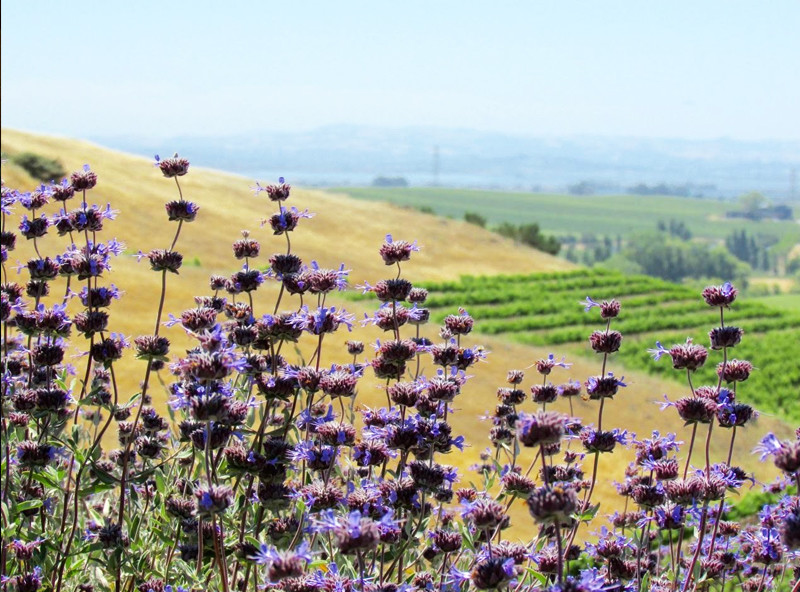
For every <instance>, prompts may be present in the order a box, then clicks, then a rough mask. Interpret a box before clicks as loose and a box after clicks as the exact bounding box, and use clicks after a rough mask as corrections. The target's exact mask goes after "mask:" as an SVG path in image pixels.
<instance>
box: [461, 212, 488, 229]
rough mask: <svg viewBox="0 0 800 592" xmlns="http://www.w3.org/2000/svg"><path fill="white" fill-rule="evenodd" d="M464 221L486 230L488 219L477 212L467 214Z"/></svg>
mask: <svg viewBox="0 0 800 592" xmlns="http://www.w3.org/2000/svg"><path fill="white" fill-rule="evenodd" d="M464 220H466V221H467V222H469V223H470V224H474V225H475V226H480V227H481V228H486V218H485V217H484V216H481V215H480V214H478V213H476V212H465V213H464Z"/></svg>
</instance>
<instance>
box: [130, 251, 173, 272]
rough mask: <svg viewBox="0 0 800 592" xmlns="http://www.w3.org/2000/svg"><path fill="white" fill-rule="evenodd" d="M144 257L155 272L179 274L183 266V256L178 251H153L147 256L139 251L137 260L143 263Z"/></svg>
mask: <svg viewBox="0 0 800 592" xmlns="http://www.w3.org/2000/svg"><path fill="white" fill-rule="evenodd" d="M143 257H147V260H148V261H150V268H151V269H152V270H153V271H170V272H172V273H178V270H179V269H180V268H181V265H182V264H183V255H181V254H180V253H178V252H177V251H169V250H167V249H153V250H152V251H150V252H149V253H147V254H145V253H143V252H142V251H139V254H138V255H137V257H136V259H137V261H141V260H142V258H143Z"/></svg>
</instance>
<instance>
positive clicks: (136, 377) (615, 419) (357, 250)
mask: <svg viewBox="0 0 800 592" xmlns="http://www.w3.org/2000/svg"><path fill="white" fill-rule="evenodd" d="M176 148H177V149H178V150H180V146H177V147H173V146H167V147H165V150H164V152H165V153H168V152H172V151H174V150H175V149H176ZM2 151H3V152H4V153H10V154H14V153H17V152H22V151H30V152H35V153H37V154H41V155H43V156H47V157H51V158H58V159H60V160H61V162H62V163H63V164H64V165H65V167H66V168H67V170H76V169H78V168H79V167H80V166H82V165H83V164H84V163H87V162H88V163H90V164H91V166H92V169H93V170H95V171H96V172H97V174H98V177H99V182H98V185H97V187H96V188H95V189H94V190H93V191H92V193H93V195H91V196H90V200H91V201H93V202H95V203H98V204H103V205H104V204H105V203H106V202H110V203H111V204H112V206H113V207H114V208H115V209H117V210H119V211H120V215H119V217H118V219H117V220H116V221H113V222H109V223H107V225H106V230H104V231H103V235H104V237H106V238H110V237H112V236H116V237H117V238H119V239H120V240H122V241H124V242H125V243H126V244H127V253H128V255H127V256H123V257H121V258H119V260H117V262H116V265H115V269H114V272H113V273H112V274H111V276H110V278H109V281H113V282H114V283H116V284H117V285H118V286H119V287H120V288H121V289H123V290H124V291H125V292H126V293H125V296H124V297H123V299H122V300H120V301H119V302H118V303H114V305H113V306H112V308H111V313H112V314H111V323H110V327H111V329H112V330H114V331H119V332H122V333H124V334H125V335H128V336H136V335H140V334H148V333H151V332H152V324H153V322H154V316H155V305H156V299H157V298H158V294H159V280H160V275H159V274H157V273H154V272H152V271H150V270H149V268H148V267H147V265H146V264H145V262H143V263H142V264H137V263H136V259H135V258H134V257H133V254H134V253H136V252H137V251H138V250H140V249H141V250H143V251H148V250H149V249H152V248H164V247H167V246H168V244H169V241H170V240H171V238H172V234H171V233H172V232H174V226H172V225H171V224H170V223H169V222H168V221H167V219H166V215H165V213H164V207H163V204H164V202H166V201H168V200H171V199H175V198H176V196H177V193H176V188H175V184H174V182H172V180H168V179H164V178H163V177H162V176H161V174H160V173H159V172H158V170H157V169H156V168H155V167H153V166H152V164H151V162H149V161H148V160H146V159H142V158H137V157H133V156H130V155H126V154H122V153H118V152H113V151H110V150H107V149H104V148H101V147H98V146H95V145H92V144H88V143H85V142H80V141H75V140H69V139H63V138H51V137H43V136H34V135H31V134H26V133H22V132H17V131H13V130H3V132H2ZM187 156H188V157H189V158H191V155H190V154H189V155H187ZM2 176H3V178H4V180H5V182H6V184H7V185H9V186H11V187H16V188H20V189H30V188H32V187H34V186H35V183H34V182H33V180H32V179H30V178H29V177H28V176H27V175H26V174H25V173H24V171H21V170H20V169H19V168H17V167H15V166H14V165H12V164H6V165H4V167H3V170H2ZM288 181H289V182H291V179H289V180H288ZM252 185H253V180H249V179H245V178H242V177H237V176H233V175H228V174H224V173H220V172H216V171H209V170H200V169H191V170H190V172H189V174H188V175H187V176H186V177H183V178H182V180H181V186H182V187H183V192H184V195H185V196H186V198H187V199H190V200H193V201H195V202H197V203H198V204H199V206H200V208H201V209H200V213H199V215H198V220H197V221H196V222H195V223H193V224H190V225H188V226H186V227H185V228H184V230H183V232H182V233H181V237H180V241H179V243H178V247H177V248H178V250H179V251H181V252H182V253H183V254H184V255H185V261H186V264H185V265H184V267H183V268H182V269H181V272H180V276H178V277H175V276H171V277H170V278H168V279H169V283H168V290H167V300H166V307H165V310H166V312H172V313H175V314H177V313H179V312H180V311H181V310H183V309H185V308H189V307H191V306H193V301H192V297H193V296H194V295H196V294H207V293H208V288H207V280H208V276H209V275H211V274H224V275H230V274H231V273H232V272H234V271H237V270H238V269H239V268H240V265H239V264H238V263H237V262H236V260H235V259H234V257H233V254H232V252H231V247H230V245H231V243H232V242H233V241H234V240H236V239H237V238H239V231H240V230H241V229H243V228H247V229H250V230H251V231H253V237H254V238H256V239H258V240H260V241H261V242H262V253H263V255H262V261H263V262H264V263H265V264H266V258H267V257H268V256H269V254H270V253H273V252H278V251H283V250H284V249H285V241H284V239H283V237H276V236H272V235H271V233H270V232H269V231H267V230H265V229H261V228H259V220H260V219H261V218H263V217H265V216H267V215H269V214H271V213H272V212H273V210H274V208H272V204H270V203H269V202H268V201H267V200H266V199H264V198H261V199H259V198H255V197H253V194H252V192H251V191H250V187H251V186H252ZM289 205H295V206H297V207H299V208H300V209H304V208H308V209H310V210H311V211H312V212H316V213H317V215H316V217H315V218H313V219H311V220H303V221H302V222H301V225H302V226H301V228H299V230H298V231H297V232H296V233H295V234H296V236H295V237H293V239H292V240H293V249H294V251H295V252H296V253H297V254H299V255H300V256H302V257H303V259H304V260H305V261H306V262H310V261H311V260H312V259H316V260H318V261H319V263H320V265H322V266H323V267H334V266H338V265H339V264H340V263H341V262H344V263H345V264H346V266H347V267H348V268H352V269H353V272H352V274H351V279H352V282H353V284H356V283H361V282H363V281H365V280H368V281H370V282H371V283H375V282H376V281H377V280H380V279H384V278H385V277H387V276H388V275H392V276H393V275H394V271H393V270H389V269H387V268H386V267H385V266H384V265H383V262H382V261H381V259H380V257H379V256H378V252H377V251H378V247H379V245H380V244H381V242H382V240H383V237H384V235H385V234H386V233H393V234H394V235H395V236H396V237H400V238H404V239H409V240H413V239H417V240H419V242H420V244H421V245H422V247H423V249H422V251H421V252H420V253H417V254H415V256H414V258H413V259H412V261H411V262H410V263H409V264H407V265H406V266H405V270H406V272H405V273H404V275H405V276H406V277H407V278H408V279H410V280H412V281H414V282H421V281H426V282H446V281H452V282H456V281H457V280H458V278H459V277H460V276H462V275H464V274H481V275H492V274H515V273H525V274H529V273H531V272H554V271H562V270H570V269H576V268H575V267H574V266H572V265H570V264H568V263H567V262H565V261H563V260H561V259H556V258H554V257H550V256H548V255H545V254H543V253H541V252H538V251H534V250H532V249H528V248H524V247H520V246H519V245H514V244H513V243H511V242H510V241H507V240H504V239H502V238H501V237H499V236H497V235H495V234H492V233H490V232H488V231H484V230H482V229H479V228H476V227H475V226H472V225H468V224H465V223H463V222H459V221H452V220H447V219H443V218H439V217H435V216H430V215H425V214H421V213H419V212H416V211H413V210H409V209H403V208H399V207H396V206H392V205H387V204H382V203H377V202H371V201H365V200H356V199H352V198H348V197H346V196H342V195H331V194H327V193H324V192H321V191H308V190H303V189H298V190H296V191H293V193H292V198H291V201H290V204H289ZM51 211H52V210H51ZM562 215H563V216H564V217H565V218H566V219H569V218H570V216H571V215H572V214H571V213H570V214H569V215H565V214H564V212H563V208H562ZM19 242H20V243H24V241H19ZM65 244H66V241H65V239H63V238H59V237H57V236H55V235H54V234H50V235H48V236H47V237H45V238H44V239H43V240H42V241H41V248H42V251H43V254H45V253H47V254H50V255H52V254H55V253H57V252H59V251H60V250H61V249H63V248H64V246H65ZM30 256H32V248H31V245H30V244H19V245H18V248H17V250H15V251H13V252H11V254H10V261H9V264H10V265H14V264H16V261H17V260H21V261H25V260H26V259H27V258H28V257H30ZM6 269H10V267H6ZM12 274H13V272H12ZM12 279H13V278H12ZM20 281H21V280H20ZM54 291H57V290H54ZM276 293H277V290H275V289H274V286H270V285H266V284H265V285H264V286H263V287H262V289H260V290H259V291H258V292H257V293H256V300H255V312H256V314H257V315H260V314H263V313H265V312H272V304H271V303H273V302H274V298H275V295H276ZM438 297H439V296H438V295H437V298H438ZM336 301H337V298H336V295H332V297H331V299H329V302H336ZM340 301H341V300H340ZM285 304H286V308H292V307H296V306H297V304H298V302H297V300H296V299H295V300H288V301H285ZM458 304H459V303H458V302H455V301H454V302H452V303H447V304H445V303H443V302H440V307H441V308H440V310H441V314H444V312H445V311H449V312H454V311H455V310H456V308H457V306H458ZM345 305H346V307H347V308H348V309H351V310H353V311H354V312H356V313H358V315H359V316H363V313H364V312H365V311H367V310H370V309H371V308H374V306H373V303H372V302H368V301H363V300H360V301H351V302H346V303H345ZM476 312H477V313H478V317H479V318H480V317H481V309H480V308H479V309H478V310H476ZM705 324H707V323H701V324H700V326H701V327H704V326H705ZM479 325H480V323H479ZM587 330H588V328H587ZM164 334H166V335H167V336H168V337H169V338H170V339H171V340H172V341H173V344H174V345H173V350H172V351H173V354H178V353H179V352H180V351H181V347H186V346H188V343H187V342H186V340H185V339H184V338H183V336H182V333H181V331H180V330H179V329H178V328H177V327H175V328H172V329H165V330H164ZM425 335H426V336H428V337H430V338H431V339H436V338H437V327H436V326H435V325H433V324H431V325H429V326H428V327H427V329H426V332H425ZM353 337H355V338H358V339H362V340H363V341H365V342H370V341H374V339H375V338H376V337H380V336H379V335H378V334H377V333H375V332H370V331H366V330H361V331H359V332H358V334H355V335H348V334H347V333H346V332H343V333H340V334H338V335H337V336H336V339H335V340H331V342H330V343H328V344H327V345H326V350H325V353H324V356H323V358H324V359H323V361H324V363H331V362H333V361H340V362H344V361H347V356H346V354H345V351H344V347H343V344H344V341H345V340H346V339H348V338H353ZM476 342H477V343H483V344H484V345H485V346H486V348H487V349H488V350H490V351H491V352H492V353H491V355H490V356H489V359H488V361H487V362H486V363H485V364H482V365H481V366H479V367H478V368H475V371H474V372H473V374H475V375H476V376H475V378H474V380H472V381H471V382H470V383H468V386H467V388H466V390H465V392H464V393H463V395H462V396H461V397H460V398H459V399H458V400H457V402H456V407H459V408H460V409H459V413H457V414H455V415H454V416H453V417H452V419H453V424H454V428H455V431H456V432H458V433H462V434H466V435H467V440H468V442H469V443H470V445H471V447H470V448H468V449H467V451H466V453H465V454H464V455H459V456H457V457H455V460H454V461H453V462H454V463H455V464H458V465H461V466H468V465H469V464H471V463H473V462H476V460H477V459H478V455H479V453H480V451H481V450H482V449H483V448H484V447H485V446H486V445H488V439H487V437H486V436H487V434H488V427H489V426H487V425H485V424H483V423H481V422H480V420H479V416H480V415H482V414H483V413H484V412H485V411H487V410H490V409H492V408H493V407H494V405H495V404H496V398H495V392H496V389H497V387H498V386H503V385H504V382H505V377H506V372H507V370H508V369H511V368H525V367H528V366H530V364H532V363H533V362H534V361H535V360H536V359H539V358H543V357H546V356H547V354H548V353H549V352H550V351H551V349H552V348H551V347H549V346H547V345H546V344H544V343H542V344H537V345H530V344H523V343H518V342H515V341H514V340H512V339H509V338H508V337H507V336H504V335H488V334H484V335H480V336H477V337H475V338H474V339H473V340H472V343H476ZM328 345H329V346H330V349H327V346H328ZM560 352H561V346H558V348H557V349H556V353H560ZM306 355H308V350H306ZM575 362H576V363H575V365H574V366H573V367H572V368H571V369H570V371H568V372H567V371H562V372H563V376H554V380H566V379H567V378H575V379H581V380H582V379H585V378H586V377H588V376H590V375H593V374H597V372H598V368H597V362H596V360H592V359H589V358H583V357H580V358H578V359H576V360H575ZM74 363H75V364H76V365H80V364H81V361H80V360H76V361H75V362H74ZM118 368H119V369H118V372H119V375H120V376H119V378H120V388H121V391H122V398H123V400H126V399H127V398H129V397H130V396H132V395H133V394H135V393H136V391H137V389H138V384H139V381H140V380H141V378H142V376H143V369H144V365H143V363H141V362H137V361H135V360H134V359H133V356H132V355H131V354H130V353H129V354H128V355H127V356H126V357H125V358H123V360H122V361H121V363H120V364H119V367H118ZM428 372H429V373H430V369H429V370H428ZM625 374H626V377H627V379H628V382H629V384H630V386H629V388H628V389H626V393H625V396H624V398H623V397H620V400H619V401H615V402H614V404H612V405H610V406H609V415H608V416H607V417H609V421H610V422H611V423H613V424H614V425H620V426H632V425H635V426H636V431H637V432H638V433H640V434H648V433H649V431H650V430H652V429H661V430H662V431H666V430H680V424H679V422H677V421H675V418H674V417H673V416H672V415H662V414H660V413H659V411H658V407H657V406H656V405H653V404H652V401H653V400H655V399H658V398H660V397H661V394H662V393H668V394H669V395H670V396H672V397H673V398H674V397H676V396H677V395H679V394H681V392H682V388H681V387H680V385H678V384H677V383H674V382H672V381H665V380H663V379H661V378H659V377H655V376H650V375H649V374H648V373H647V372H645V371H637V370H633V371H626V372H625ZM168 378H169V377H168V376H164V379H165V380H168ZM533 380H534V378H533V377H532V376H529V380H526V384H527V385H530V384H531V383H532V382H533ZM377 387H378V385H377V384H374V383H372V384H371V383H369V382H368V381H365V383H364V384H363V385H362V387H361V391H360V394H359V399H358V402H359V403H360V404H363V405H369V406H375V405H379V404H382V402H383V401H385V398H384V394H383V392H382V391H381V390H379V389H378V388H377ZM154 397H156V404H157V405H159V406H163V405H164V401H165V398H166V397H165V395H164V394H163V393H161V394H160V395H159V394H154ZM595 412H596V411H595V409H594V407H593V406H589V405H585V404H582V403H580V404H578V406H577V407H576V413H577V414H578V415H581V416H584V417H586V418H587V420H588V421H591V420H592V419H593V417H594V414H595ZM666 418H669V419H666ZM766 430H775V431H778V432H779V433H782V434H784V435H785V434H787V433H788V428H787V427H786V426H785V425H783V424H781V423H779V422H776V421H772V420H771V419H770V418H764V420H763V421H762V422H761V425H759V426H757V427H756V428H753V429H750V430H747V431H746V433H745V434H742V436H741V438H739V436H737V441H738V442H739V450H740V451H741V452H742V453H743V454H742V455H741V456H742V458H743V464H744V465H745V466H746V468H747V469H748V470H758V471H759V472H758V474H759V477H761V478H764V479H768V478H771V477H772V475H773V474H774V472H773V471H772V470H771V469H770V468H769V467H766V466H765V465H759V464H758V463H757V462H755V458H753V457H750V456H749V455H746V454H744V453H745V452H748V451H749V450H750V449H751V448H752V446H753V445H754V444H755V442H756V441H757V440H758V439H759V438H760V436H761V434H762V433H763V432H764V431H766ZM722 448H723V444H722V443H721V442H720V443H719V447H718V449H717V450H716V451H715V452H717V453H718V454H722ZM629 460H630V456H629V455H626V454H625V453H619V454H614V455H610V456H608V457H607V458H604V459H603V460H602V461H601V468H602V470H603V471H604V473H605V474H607V475H614V476H615V477H618V478H622V474H623V470H624V467H625V465H626V464H627V463H628V461H629ZM597 499H598V500H599V501H601V502H603V503H604V508H608V509H609V510H610V508H612V507H614V506H615V505H616V499H617V497H616V493H615V491H614V490H613V488H612V487H611V486H610V480H609V482H608V483H605V484H604V485H603V487H602V488H601V487H598V491H597ZM518 522H519V523H520V524H527V521H525V520H520V521H518Z"/></svg>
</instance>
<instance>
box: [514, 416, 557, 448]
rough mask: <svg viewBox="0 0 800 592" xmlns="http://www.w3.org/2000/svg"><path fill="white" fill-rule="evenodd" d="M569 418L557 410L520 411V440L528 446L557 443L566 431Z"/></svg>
mask: <svg viewBox="0 0 800 592" xmlns="http://www.w3.org/2000/svg"><path fill="white" fill-rule="evenodd" d="M568 420H569V418H568V417H567V416H566V415H564V414H563V413H558V412H556V411H537V412H536V413H534V414H532V415H529V414H527V413H520V414H519V418H518V419H517V423H516V429H517V434H518V436H519V441H520V442H521V443H522V444H523V445H524V446H528V447H532V446H544V445H547V444H555V443H557V442H558V441H559V440H561V438H562V437H563V436H564V434H565V433H566V425H567V421H568Z"/></svg>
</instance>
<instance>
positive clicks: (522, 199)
mask: <svg viewBox="0 0 800 592" xmlns="http://www.w3.org/2000/svg"><path fill="white" fill-rule="evenodd" d="M332 191H336V192H341V193H345V194H347V195H350V196H351V197H354V198H357V199H361V200H367V201H376V200H377V201H385V202H389V203H395V204H399V205H406V206H411V207H415V208H421V207H429V208H433V210H434V211H435V212H436V213H437V214H440V215H443V216H451V217H453V218H458V219H461V218H463V217H464V213H465V212H476V213H478V214H480V215H482V216H484V217H485V218H486V219H487V220H488V222H489V223H490V225H493V224H499V223H501V222H511V223H514V224H521V223H532V222H535V223H537V224H539V226H540V227H541V228H542V230H543V231H545V232H546V233H549V234H555V235H560V236H564V235H580V234H582V233H593V234H596V235H607V236H612V237H613V236H616V235H621V236H623V237H625V236H627V235H629V234H631V233H633V232H637V231H640V230H647V229H649V230H655V228H656V223H657V222H658V220H664V221H669V220H671V219H674V220H677V221H680V222H683V223H684V224H686V226H687V227H688V228H689V229H690V230H691V231H692V234H693V235H694V236H695V237H699V238H704V239H722V238H725V236H727V235H728V234H730V233H731V232H733V231H734V230H741V229H745V230H747V232H748V233H749V234H756V235H758V234H761V233H765V234H771V235H774V236H776V237H779V239H780V243H779V245H778V248H779V249H780V251H781V252H783V253H785V252H788V250H789V249H791V248H792V246H793V245H794V244H796V243H798V242H800V226H798V225H797V224H796V223H794V222H783V221H782V222H773V221H769V220H765V221H761V222H753V221H749V220H741V219H726V218H725V217H724V215H725V211H726V210H727V209H734V208H736V207H737V206H736V204H734V203H727V202H718V201H714V200H711V199H697V198H687V197H666V196H641V195H602V196H600V195H598V196H593V195H590V196H575V195H548V194H540V193H514V192H506V191H475V190H466V189H444V188H438V187H437V188H429V187H425V188H423V187H420V188H417V187H414V188H381V187H360V188H340V189H334V190H332Z"/></svg>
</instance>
